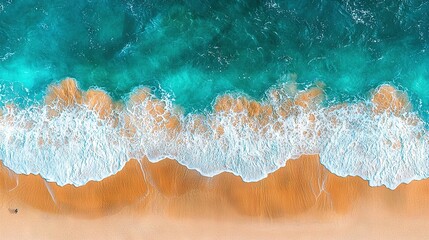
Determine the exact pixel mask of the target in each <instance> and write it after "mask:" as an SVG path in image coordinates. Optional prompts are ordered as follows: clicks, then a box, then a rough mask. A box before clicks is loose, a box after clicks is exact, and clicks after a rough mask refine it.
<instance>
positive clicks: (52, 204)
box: [0, 79, 429, 240]
mask: <svg viewBox="0 0 429 240" xmlns="http://www.w3.org/2000/svg"><path fill="white" fill-rule="evenodd" d="M289 88H290V91H294V89H295V88H296V87H294V86H293V85H291V86H289ZM49 92H50V93H49V94H48V95H47V97H46V104H48V105H52V104H54V103H55V104H57V105H56V106H55V108H52V112H51V114H52V116H55V115H56V114H58V111H61V108H62V107H66V106H68V105H71V104H75V103H85V104H86V105H87V106H88V107H89V108H92V109H94V110H96V111H97V112H99V113H100V118H112V120H115V116H114V114H112V111H113V109H120V108H121V106H120V104H117V103H112V101H111V99H110V98H109V96H107V95H106V94H105V93H103V92H100V91H97V90H89V91H87V92H82V91H80V90H79V89H78V88H77V86H76V82H75V81H74V80H73V79H66V80H64V81H63V82H61V83H60V84H59V85H56V86H51V88H50V90H49ZM322 93H323V92H322V91H321V90H320V89H319V88H313V89H310V90H308V91H307V92H304V93H301V94H299V95H298V96H297V97H296V99H295V100H294V101H285V102H284V103H283V104H282V106H281V107H280V110H279V112H278V113H277V114H279V116H282V117H284V116H287V115H288V114H289V111H290V106H292V105H298V106H301V107H303V108H313V107H314V106H317V105H318V104H319V103H320V101H321V100H322V99H323V95H322ZM271 94H272V97H273V98H274V99H276V98H279V99H280V98H281V96H280V94H281V93H279V92H278V91H276V90H273V92H272V93H271ZM147 96H148V92H147V90H145V89H142V90H140V91H137V92H136V93H135V94H134V95H133V96H132V97H131V104H132V103H136V104H138V103H139V102H141V101H144V99H146V98H147ZM372 101H373V102H374V106H375V107H374V113H375V114H378V113H379V112H384V111H392V112H393V113H394V114H401V112H402V111H407V109H408V108H407V106H408V101H407V98H406V96H405V95H403V94H402V93H401V92H399V91H397V90H395V89H394V88H392V87H390V86H388V85H384V86H382V87H380V88H379V89H378V90H377V91H376V92H374V94H373V98H372ZM162 104H163V103H162V102H160V101H157V100H153V101H152V102H151V104H149V105H148V107H149V108H148V109H146V110H147V111H149V112H150V113H151V114H153V115H154V116H155V117H156V116H159V115H163V116H164V117H165V118H164V119H167V121H165V122H163V125H161V127H163V128H167V129H170V130H171V132H174V131H177V130H178V129H180V125H178V121H177V119H176V118H175V117H174V114H170V113H169V112H165V110H164V108H163V105H162ZM339 107H341V106H339ZM243 109H247V110H246V111H247V112H248V113H249V115H248V116H247V118H248V119H244V120H246V121H252V122H255V123H256V125H255V126H259V125H264V124H266V123H267V121H268V119H269V117H270V116H271V117H272V116H273V108H272V106H269V105H263V104H260V103H257V102H254V101H249V100H246V99H245V98H237V99H233V98H231V97H229V96H225V97H221V98H219V99H218V102H217V103H216V104H215V106H214V110H215V111H216V112H222V111H230V110H233V111H243ZM129 118H130V119H129V121H131V120H132V119H131V117H129ZM241 120H243V119H241ZM309 121H314V116H311V115H310V118H309ZM112 124H116V122H115V121H112ZM258 124H259V125H258ZM197 127H198V126H197ZM214 127H216V126H214ZM128 129H129V131H131V132H130V133H132V131H135V129H133V127H132V126H131V125H130V126H129V127H128ZM216 130H217V132H218V134H223V129H222V128H221V127H219V128H216ZM124 134H125V135H126V134H129V133H128V132H124ZM14 209H18V213H16V214H15V213H14ZM428 220H429V180H422V181H414V182H411V183H410V184H408V185H405V184H403V185H400V186H399V187H398V188H397V189H395V190H394V191H392V190H389V189H387V188H385V187H377V188H373V187H369V186H368V183H367V182H366V181H364V180H362V179H361V178H359V177H345V178H342V177H338V176H336V175H334V174H332V173H330V172H329V171H328V170H326V169H325V168H324V166H322V165H321V164H320V162H319V158H318V156H316V155H313V156H302V157H300V159H297V160H290V161H288V162H287V164H286V166H285V167H283V168H281V169H279V170H277V171H276V172H274V173H272V174H270V175H269V176H268V177H267V178H266V179H263V180H261V181H258V182H254V183H245V182H243V181H242V180H241V178H239V177H237V176H234V175H232V174H229V173H223V174H220V175H218V176H215V177H213V178H208V177H203V176H201V175H200V174H199V173H198V172H196V171H194V170H189V169H187V168H186V167H184V166H181V165H180V164H179V163H177V162H176V161H174V160H169V159H165V160H163V161H160V162H158V163H150V162H149V161H147V159H142V160H141V161H137V160H130V161H129V162H128V163H127V164H126V166H125V167H124V168H123V169H122V170H121V171H120V172H118V173H117V174H116V175H114V176H111V177H108V178H106V179H104V180H102V181H100V182H89V183H87V184H86V185H85V186H82V187H74V186H71V185H67V186H64V187H59V186H58V185H56V184H55V183H47V182H46V181H45V180H44V179H43V178H41V177H40V176H35V175H29V176H27V175H17V174H15V173H13V172H12V171H10V170H8V169H7V168H6V167H4V166H3V165H1V161H0V239H312V240H313V239H425V238H428V236H429V221H428Z"/></svg>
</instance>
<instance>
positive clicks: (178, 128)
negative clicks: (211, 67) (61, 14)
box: [0, 79, 429, 189]
mask: <svg viewBox="0 0 429 240" xmlns="http://www.w3.org/2000/svg"><path fill="white" fill-rule="evenodd" d="M321 87H323V86H322V85H319V87H315V88H311V89H308V90H306V91H301V92H299V91H297V90H296V86H294V84H293V81H292V82H289V83H287V84H283V85H281V86H277V87H274V88H272V89H270V90H269V91H268V93H267V98H266V99H265V100H263V101H261V102H257V101H253V100H249V99H248V98H246V97H244V96H231V95H224V96H220V97H219V98H218V99H217V100H216V102H215V104H214V106H213V111H211V112H204V113H191V114H188V115H184V114H183V113H182V112H181V111H180V110H179V109H178V108H177V107H176V106H175V105H174V104H173V103H172V102H171V101H170V100H169V99H168V98H163V99H158V98H156V97H155V96H154V95H153V94H151V92H150V90H149V89H144V88H143V89H139V90H136V91H135V92H134V94H132V95H131V96H130V99H129V100H128V102H126V103H125V104H124V105H122V106H120V105H118V104H114V103H112V101H111V99H110V98H109V97H108V95H107V94H105V93H104V92H102V91H99V90H89V91H88V92H86V93H82V92H81V91H80V90H79V89H78V88H77V86H76V83H75V81H74V80H72V79H67V80H66V81H64V82H61V83H60V84H59V85H56V86H52V87H51V88H50V92H49V95H48V96H47V97H46V105H33V106H31V107H28V108H25V109H19V108H17V107H12V106H6V107H5V108H4V112H3V114H2V115H1V119H0V158H1V159H2V160H3V162H4V164H5V165H6V166H7V167H9V168H10V169H12V170H14V171H15V172H17V173H24V174H40V175H41V176H42V177H44V178H45V179H47V180H48V181H53V182H56V183H58V184H59V185H65V184H74V185H76V186H80V185H84V184H85V183H87V182H88V181H91V180H101V179H103V178H105V177H108V176H110V175H113V174H115V173H116V172H118V171H119V170H120V169H122V167H123V166H124V165H125V163H126V162H127V161H128V160H129V159H131V158H136V159H141V158H143V157H144V156H147V157H148V159H149V160H150V161H152V162H156V161H160V160H162V159H164V158H172V159H176V160H177V161H178V162H180V163H181V164H183V165H186V166H187V167H188V168H191V169H197V170H198V171H199V172H200V173H201V174H203V175H205V176H214V175H216V174H219V173H221V172H231V173H233V174H236V175H238V176H241V177H242V179H243V180H244V181H258V180H260V179H263V178H265V177H266V176H267V175H268V174H269V173H271V172H274V171H276V170H277V169H279V168H280V167H282V166H284V165H285V164H286V161H287V160H288V159H294V158H297V157H299V156H300V155H303V154H315V153H318V154H320V157H321V162H322V164H324V165H325V166H326V167H327V168H328V169H329V170H330V171H332V172H333V173H335V174H337V175H340V176H347V175H353V176H360V177H362V178H364V179H366V180H368V181H369V183H370V185H371V186H380V185H386V186H387V187H388V188H391V189H394V188H396V187H397V186H398V185H399V184H401V183H407V182H409V181H411V180H417V179H422V178H427V177H428V171H427V170H426V169H428V165H429V164H428V159H429V147H428V146H429V145H428V143H429V139H428V136H427V132H426V129H425V127H424V122H423V121H422V120H421V119H420V118H419V117H418V116H417V114H415V113H413V112H412V111H411V108H410V107H409V105H408V102H407V99H406V96H405V95H404V94H403V93H401V92H399V91H397V90H395V89H394V88H393V87H390V86H387V85H383V86H381V87H380V88H379V89H377V91H375V92H374V95H373V98H372V102H371V101H368V102H357V103H351V104H343V105H336V106H331V107H323V106H322V105H321V103H322V101H323V98H324V96H323V90H322V89H321ZM383 101H388V103H386V102H383Z"/></svg>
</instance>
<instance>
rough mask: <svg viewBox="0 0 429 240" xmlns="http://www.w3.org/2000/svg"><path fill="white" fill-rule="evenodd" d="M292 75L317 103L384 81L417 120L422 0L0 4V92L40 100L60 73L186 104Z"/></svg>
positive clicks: (425, 71)
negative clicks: (318, 91) (322, 88)
mask: <svg viewBox="0 0 429 240" xmlns="http://www.w3.org/2000/svg"><path fill="white" fill-rule="evenodd" d="M288 73H297V75H298V79H297V81H298V82H299V84H300V87H301V88H306V87H308V86H311V85H313V84H315V82H318V81H322V82H324V83H325V84H326V92H327V102H326V103H327V104H330V103H337V102H343V101H354V100H356V99H362V98H364V99H367V98H368V96H369V91H370V90H371V89H373V88H375V87H377V86H379V85H380V84H383V83H390V84H393V85H394V86H396V87H398V88H400V89H403V90H405V91H406V92H407V93H408V94H409V95H410V97H411V99H412V101H413V105H414V107H415V109H416V110H418V111H419V112H420V114H421V115H423V116H424V117H425V119H428V116H429V114H428V109H429V1H423V0H420V1H378V0H375V1H369V0H366V1H352V0H348V1H339V0H337V1H327V0H320V1H316V0H307V1H273V0H270V1H257V0H255V1H208V0H201V1H197V0H186V1H167V0H158V1H154V0H146V1H137V0H126V1H125V0H124V1H119V0H117V1H114V0H99V1H97V0H92V1H91V0H75V1H64V0H62V1H51V0H39V1H36V0H23V1H13V0H0V86H1V87H0V99H1V101H2V102H3V103H4V102H7V101H15V102H20V103H21V104H26V103H28V101H30V102H32V101H34V100H36V101H39V100H41V99H42V97H43V95H44V92H45V90H46V88H47V86H48V85H49V84H52V83H54V82H58V81H59V80H61V79H62V78H64V77H66V76H71V77H74V78H76V79H77V80H78V83H79V86H80V87H81V88H83V89H88V88H90V87H98V88H102V89H104V90H106V91H107V92H108V93H109V94H111V95H112V96H113V97H114V98H115V99H118V100H119V99H123V98H126V96H127V95H128V94H129V93H130V92H131V91H132V90H133V89H134V88H135V87H138V86H142V85H144V86H149V87H152V88H154V89H157V90H160V89H162V90H163V91H166V92H167V93H169V94H171V95H172V97H173V98H174V99H175V100H174V101H175V103H177V104H179V105H181V106H183V107H184V108H185V109H186V110H187V111H195V110H202V109H205V108H209V107H210V105H211V104H212V102H213V100H214V99H215V98H216V97H217V96H218V95H220V94H223V93H225V92H240V93H244V94H247V95H249V96H251V97H253V98H255V99H260V98H262V97H263V96H264V93H265V91H266V90H267V89H268V88H270V87H271V86H273V85H275V84H277V83H279V82H282V81H287V78H286V76H287V74H288Z"/></svg>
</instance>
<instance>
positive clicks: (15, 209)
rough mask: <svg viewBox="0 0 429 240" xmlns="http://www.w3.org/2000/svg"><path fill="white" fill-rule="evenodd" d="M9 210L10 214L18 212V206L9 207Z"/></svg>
mask: <svg viewBox="0 0 429 240" xmlns="http://www.w3.org/2000/svg"><path fill="white" fill-rule="evenodd" d="M9 212H10V213H11V214H17V213H18V208H9Z"/></svg>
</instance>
